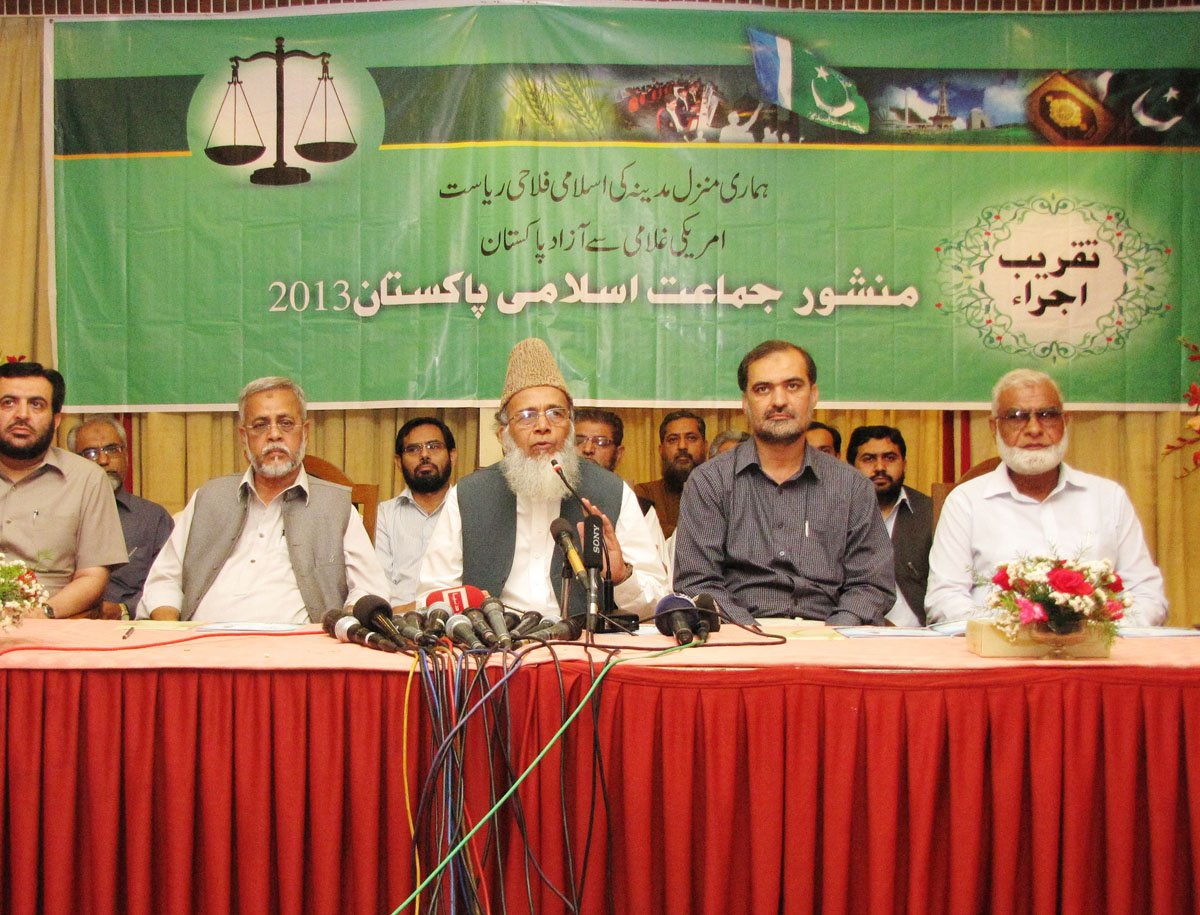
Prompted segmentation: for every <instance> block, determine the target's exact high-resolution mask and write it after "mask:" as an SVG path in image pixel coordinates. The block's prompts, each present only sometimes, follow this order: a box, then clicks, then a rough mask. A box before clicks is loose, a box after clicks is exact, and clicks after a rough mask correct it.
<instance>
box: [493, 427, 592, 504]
mask: <svg viewBox="0 0 1200 915" xmlns="http://www.w3.org/2000/svg"><path fill="white" fill-rule="evenodd" d="M574 440H575V429H574V425H572V427H571V431H570V433H569V434H568V435H567V442H568V443H570V442H573V441H574ZM500 444H501V445H503V446H504V457H503V458H501V459H500V472H501V473H503V474H504V479H505V480H506V481H507V482H508V485H509V488H510V489H511V490H512V491H513V492H514V493H516V495H517V498H518V499H519V498H521V497H525V498H526V499H531V500H534V501H543V502H561V501H562V500H563V499H564V498H566V497H567V496H569V495H570V493H569V492H568V491H567V487H565V486H563V482H562V480H560V479H559V477H558V474H557V473H555V472H554V468H553V467H551V466H550V461H551V460H557V461H558V463H559V466H561V467H562V469H563V474H564V475H565V476H566V478H567V480H568V482H570V484H571V485H572V486H573V487H575V489H576V490H578V489H579V484H580V483H581V482H582V478H583V474H582V472H581V471H580V469H579V454H578V453H577V452H576V451H575V448H574V446H573V445H571V444H566V445H564V446H563V449H562V450H561V451H559V452H558V453H557V454H553V455H551V456H550V457H546V458H533V457H530V456H529V455H527V454H526V453H525V452H524V451H522V450H521V449H520V448H518V447H517V443H516V442H515V441H513V438H512V435H511V434H509V431H508V427H507V426H505V427H504V429H502V430H501V432H500Z"/></svg>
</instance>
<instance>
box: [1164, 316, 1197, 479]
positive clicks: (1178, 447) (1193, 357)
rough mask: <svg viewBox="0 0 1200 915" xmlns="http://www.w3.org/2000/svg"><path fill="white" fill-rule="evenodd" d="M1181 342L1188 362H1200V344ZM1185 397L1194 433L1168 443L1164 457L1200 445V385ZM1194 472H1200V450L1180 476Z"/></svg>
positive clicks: (1189, 391)
mask: <svg viewBox="0 0 1200 915" xmlns="http://www.w3.org/2000/svg"><path fill="white" fill-rule="evenodd" d="M1179 342H1180V343H1182V344H1183V348H1184V349H1186V350H1187V351H1188V357H1187V358H1188V362H1200V344H1197V343H1192V342H1191V341H1190V340H1184V339H1180V341H1179ZM1184 396H1186V397H1187V402H1188V406H1189V407H1191V408H1192V415H1191V416H1190V417H1188V419H1187V423H1186V425H1187V427H1188V428H1189V429H1191V430H1192V431H1191V432H1190V433H1188V434H1186V435H1181V436H1179V437H1178V438H1177V439H1175V441H1173V442H1170V443H1168V444H1167V446H1166V447H1165V448H1164V449H1163V456H1164V457H1165V456H1166V455H1168V454H1173V453H1175V452H1176V451H1182V450H1183V449H1184V448H1190V447H1191V446H1192V445H1200V384H1197V383H1196V382H1195V381H1193V382H1192V384H1191V386H1190V387H1189V388H1188V389H1187V393H1186V394H1185V395H1184ZM1194 470H1200V450H1196V451H1193V452H1192V466H1191V467H1188V468H1187V469H1186V470H1184V472H1183V473H1181V474H1180V476H1181V477H1186V476H1187V475H1188V474H1189V473H1191V472H1192V471H1194Z"/></svg>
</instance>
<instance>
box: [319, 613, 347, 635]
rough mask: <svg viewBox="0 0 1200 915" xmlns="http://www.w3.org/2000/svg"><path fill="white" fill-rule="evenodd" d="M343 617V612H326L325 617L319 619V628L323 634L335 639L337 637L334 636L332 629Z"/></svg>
mask: <svg viewBox="0 0 1200 915" xmlns="http://www.w3.org/2000/svg"><path fill="white" fill-rule="evenodd" d="M345 615H346V611H345V610H326V611H325V615H324V616H323V617H321V628H322V629H324V630H325V634H326V635H328V636H332V637H333V638H335V639H336V638H337V636H336V635H335V634H334V631H333V627H334V626H336V625H337V621H338V620H340V619H341V618H342V617H343V616H345Z"/></svg>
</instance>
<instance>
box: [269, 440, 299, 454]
mask: <svg viewBox="0 0 1200 915" xmlns="http://www.w3.org/2000/svg"><path fill="white" fill-rule="evenodd" d="M276 451H278V452H279V453H280V454H282V455H283V456H284V457H293V456H294V452H293V451H292V449H291V448H289V447H288V446H287V445H285V444H283V442H273V443H272V444H270V445H267V447H265V448H264V449H263V450H262V456H263V457H266V456H267V455H268V454H274V453H275V452H276Z"/></svg>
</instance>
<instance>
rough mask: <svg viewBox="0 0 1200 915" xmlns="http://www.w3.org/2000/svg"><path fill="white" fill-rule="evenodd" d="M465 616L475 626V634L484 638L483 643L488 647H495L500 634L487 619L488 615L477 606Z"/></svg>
mask: <svg viewBox="0 0 1200 915" xmlns="http://www.w3.org/2000/svg"><path fill="white" fill-rule="evenodd" d="M465 616H466V617H467V619H469V620H470V621H471V625H472V626H473V627H474V628H475V634H476V635H477V636H479V637H480V638H481V639H482V640H483V644H484V645H486V646H487V647H488V648H495V647H496V644H497V642H498V641H499V636H497V635H496V632H495V630H493V629H492V624H491V623H489V622H488V621H487V617H486V616H484V615H483V611H482V610H480V609H479V608H478V607H476V608H473V609H471V610H468V611H467V612H466V614H465Z"/></svg>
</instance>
